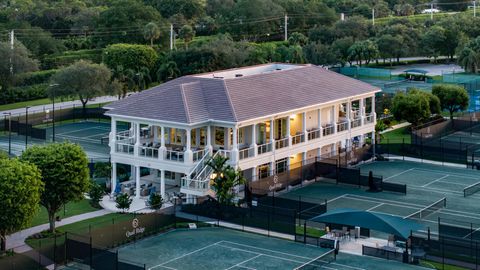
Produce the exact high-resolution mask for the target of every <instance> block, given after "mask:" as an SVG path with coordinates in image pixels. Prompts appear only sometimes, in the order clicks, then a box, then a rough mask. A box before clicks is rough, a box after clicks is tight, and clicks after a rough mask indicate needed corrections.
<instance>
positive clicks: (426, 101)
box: [392, 90, 439, 125]
mask: <svg viewBox="0 0 480 270" xmlns="http://www.w3.org/2000/svg"><path fill="white" fill-rule="evenodd" d="M434 99H435V98H431V96H429V95H427V93H425V92H421V91H418V90H417V91H415V90H411V91H409V92H408V93H407V94H405V93H403V92H400V93H397V94H396V95H395V97H394V98H393V105H392V113H393V116H394V117H395V119H397V120H406V121H408V122H410V123H412V124H413V125H418V124H419V123H422V122H423V121H425V120H427V119H429V118H430V116H431V115H432V112H431V110H430V103H432V104H435V103H436V104H438V105H439V102H438V103H437V102H436V101H432V100H434ZM437 100H438V99H437ZM433 106H435V105H433ZM433 110H434V111H435V110H437V108H433Z"/></svg>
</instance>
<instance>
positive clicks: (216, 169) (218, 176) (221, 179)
mask: <svg viewBox="0 0 480 270" xmlns="http://www.w3.org/2000/svg"><path fill="white" fill-rule="evenodd" d="M227 161H228V158H224V157H222V156H216V157H215V158H211V159H210V160H208V161H207V166H209V167H210V168H212V176H213V179H212V182H211V187H212V189H213V190H214V191H215V194H216V197H217V200H218V202H219V203H220V204H231V203H232V200H233V198H234V197H235V194H234V191H233V188H234V187H235V186H238V185H241V184H244V183H245V181H246V180H245V178H244V177H243V176H242V174H241V172H240V170H236V169H235V168H233V167H232V166H230V165H228V164H227Z"/></svg>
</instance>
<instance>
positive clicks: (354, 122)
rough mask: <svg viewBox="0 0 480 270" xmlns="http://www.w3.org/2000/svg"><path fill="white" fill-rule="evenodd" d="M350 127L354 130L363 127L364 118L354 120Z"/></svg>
mask: <svg viewBox="0 0 480 270" xmlns="http://www.w3.org/2000/svg"><path fill="white" fill-rule="evenodd" d="M350 125H351V126H352V128H356V127H359V126H361V125H362V118H357V119H353V120H352V122H351V123H350Z"/></svg>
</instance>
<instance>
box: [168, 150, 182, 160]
mask: <svg viewBox="0 0 480 270" xmlns="http://www.w3.org/2000/svg"><path fill="white" fill-rule="evenodd" d="M165 160H170V161H177V162H183V161H185V152H183V151H173V150H167V151H165Z"/></svg>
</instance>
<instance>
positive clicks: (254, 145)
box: [250, 124, 257, 156]
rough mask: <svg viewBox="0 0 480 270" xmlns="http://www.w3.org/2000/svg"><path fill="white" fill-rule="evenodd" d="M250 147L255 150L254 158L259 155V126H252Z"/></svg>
mask: <svg viewBox="0 0 480 270" xmlns="http://www.w3.org/2000/svg"><path fill="white" fill-rule="evenodd" d="M250 147H251V148H253V156H256V155H257V124H253V125H252V143H251V144H250Z"/></svg>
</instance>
